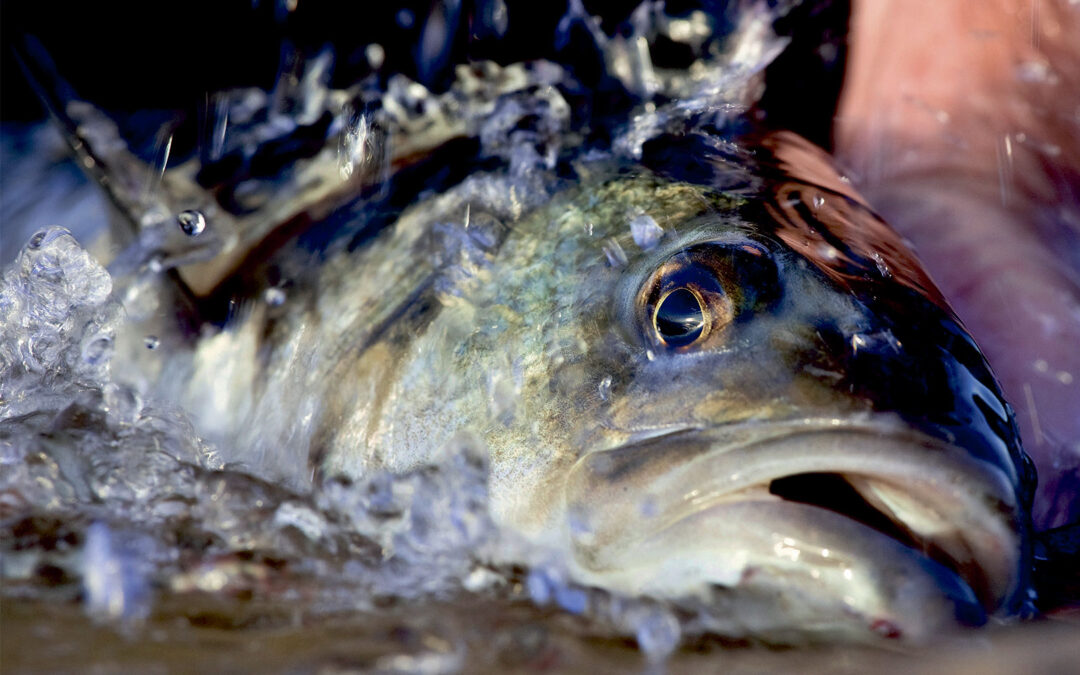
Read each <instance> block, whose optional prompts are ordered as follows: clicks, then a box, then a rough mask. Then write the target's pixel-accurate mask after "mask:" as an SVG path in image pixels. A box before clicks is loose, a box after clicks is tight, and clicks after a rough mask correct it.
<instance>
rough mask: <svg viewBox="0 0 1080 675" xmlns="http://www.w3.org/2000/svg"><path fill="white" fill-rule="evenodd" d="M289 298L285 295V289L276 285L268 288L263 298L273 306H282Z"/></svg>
mask: <svg viewBox="0 0 1080 675" xmlns="http://www.w3.org/2000/svg"><path fill="white" fill-rule="evenodd" d="M287 299H288V296H286V295H285V291H284V290H282V289H280V288H278V287H276V286H275V287H273V288H268V289H266V292H265V293H263V300H265V301H266V304H268V305H270V306H271V307H280V306H281V305H284V304H285V300H287Z"/></svg>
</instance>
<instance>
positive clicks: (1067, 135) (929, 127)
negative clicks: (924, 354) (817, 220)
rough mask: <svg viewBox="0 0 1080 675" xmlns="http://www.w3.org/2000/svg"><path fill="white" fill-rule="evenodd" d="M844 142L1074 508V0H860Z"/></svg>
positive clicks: (1046, 482)
mask: <svg viewBox="0 0 1080 675" xmlns="http://www.w3.org/2000/svg"><path fill="white" fill-rule="evenodd" d="M849 64H850V65H849V71H848V73H847V80H846V84H845V88H844V94H843V96H842V98H841V101H840V107H839V111H838V115H837V120H836V126H835V132H836V152H837V158H838V160H839V162H840V164H841V165H842V166H844V167H845V168H846V169H848V170H849V171H850V176H851V178H852V180H853V182H855V183H856V184H857V185H858V186H859V187H860V188H861V190H862V191H863V192H864V193H865V194H866V195H867V197H868V198H869V200H870V202H871V203H872V204H874V205H875V207H876V208H877V209H878V210H879V212H880V213H881V214H882V215H883V216H884V217H885V219H886V220H888V221H890V222H891V223H892V224H893V225H894V226H895V227H897V229H899V230H900V231H901V233H902V234H904V235H905V236H906V237H907V238H909V239H910V240H911V241H912V243H913V244H914V245H915V248H916V251H917V252H918V253H919V256H920V258H921V259H922V260H923V262H924V264H925V265H926V266H927V267H928V268H929V270H930V273H931V275H932V276H933V277H934V279H935V280H936V281H937V283H938V284H939V285H940V286H941V288H942V290H943V291H944V293H945V295H946V297H948V298H949V299H950V301H951V302H952V304H953V306H954V308H955V309H956V311H957V313H958V314H959V316H960V318H961V320H963V321H964V323H965V324H966V325H967V326H968V328H969V329H970V330H971V332H972V333H973V334H974V335H975V337H976V340H977V341H978V343H979V345H980V346H981V347H982V349H983V351H984V352H985V353H986V355H987V357H988V359H989V361H990V363H991V364H992V366H993V367H994V370H995V372H996V374H997V376H998V378H999V379H1000V380H1001V383H1002V386H1003V388H1004V390H1005V393H1006V396H1007V397H1008V399H1009V400H1010V401H1011V403H1012V405H1013V407H1014V409H1015V410H1016V416H1017V421H1018V423H1019V425H1020V429H1021V434H1022V436H1023V438H1024V442H1025V449H1026V450H1027V452H1028V454H1030V455H1031V457H1032V459H1033V460H1034V461H1035V464H1036V466H1037V468H1038V471H1039V482H1040V487H1039V492H1038V495H1037V497H1036V505H1035V520H1036V525H1037V526H1039V527H1052V526H1055V525H1061V524H1064V523H1066V522H1070V521H1072V520H1075V519H1076V517H1077V516H1078V515H1080V513H1078V512H1080V497H1078V489H1080V480H1078V476H1080V470H1078V467H1080V2H1077V1H1076V0H1071V1H1070V0H865V1H862V2H855V3H854V4H853V9H852V18H851V36H850V53H849Z"/></svg>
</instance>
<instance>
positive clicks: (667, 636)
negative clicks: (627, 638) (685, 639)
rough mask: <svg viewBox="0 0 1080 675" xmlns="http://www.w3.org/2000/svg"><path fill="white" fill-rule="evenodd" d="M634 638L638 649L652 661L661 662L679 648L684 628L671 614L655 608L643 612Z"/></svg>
mask: <svg viewBox="0 0 1080 675" xmlns="http://www.w3.org/2000/svg"><path fill="white" fill-rule="evenodd" d="M635 623H636V624H637V625H636V626H635V629H634V636H635V637H636V638H637V643H638V647H640V648H641V651H643V652H645V656H646V657H648V659H649V660H650V661H660V660H663V659H665V658H667V656H668V655H669V654H671V652H673V651H675V648H676V647H678V646H679V640H680V639H682V628H681V627H680V626H679V620H678V619H677V618H675V615H673V614H672V613H671V612H669V611H668V610H666V609H663V608H661V607H655V608H652V609H649V610H645V611H644V612H642V614H641V616H639V617H638V618H637V621H636V622H635Z"/></svg>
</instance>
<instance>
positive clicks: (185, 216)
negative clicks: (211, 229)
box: [176, 209, 206, 237]
mask: <svg viewBox="0 0 1080 675" xmlns="http://www.w3.org/2000/svg"><path fill="white" fill-rule="evenodd" d="M176 222H177V224H178V225H179V226H180V230H181V231H182V232H183V233H184V234H186V235H187V236H189V237H197V236H199V235H200V234H202V233H203V230H205V229H206V216H204V215H203V214H202V212H201V211H196V210H195V209H188V210H187V211H181V212H180V214H179V215H177V216H176Z"/></svg>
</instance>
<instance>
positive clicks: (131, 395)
mask: <svg viewBox="0 0 1080 675" xmlns="http://www.w3.org/2000/svg"><path fill="white" fill-rule="evenodd" d="M102 394H103V401H104V403H105V409H106V410H107V411H108V413H109V416H110V417H112V418H113V419H114V420H115V421H117V422H119V423H120V424H134V423H135V421H136V420H137V419H138V418H139V413H141V412H142V407H143V405H142V397H140V396H139V392H137V391H135V390H134V389H133V388H131V387H127V386H124V385H120V384H116V383H114V382H111V383H109V384H107V385H106V386H105V389H104V391H103V392H102Z"/></svg>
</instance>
